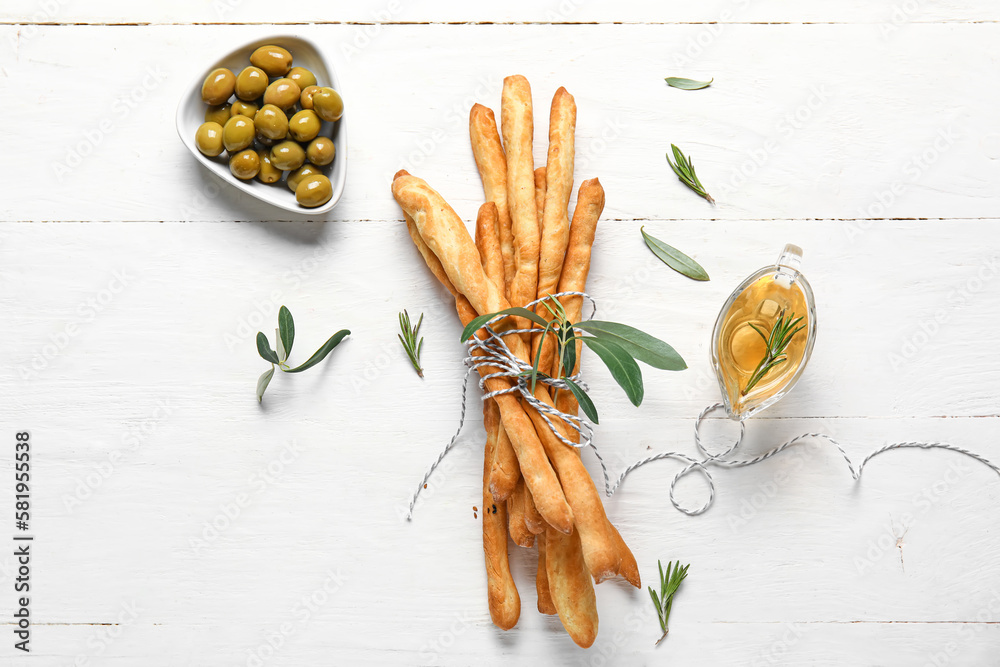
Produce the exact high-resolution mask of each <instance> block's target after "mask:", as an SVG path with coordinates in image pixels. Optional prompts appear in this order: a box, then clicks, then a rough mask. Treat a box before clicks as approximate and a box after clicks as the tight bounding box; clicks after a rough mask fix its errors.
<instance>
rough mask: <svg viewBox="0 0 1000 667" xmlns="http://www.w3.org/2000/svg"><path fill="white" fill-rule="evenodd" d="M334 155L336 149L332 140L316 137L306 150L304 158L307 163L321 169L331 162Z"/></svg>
mask: <svg viewBox="0 0 1000 667" xmlns="http://www.w3.org/2000/svg"><path fill="white" fill-rule="evenodd" d="M336 154H337V147H336V146H334V145H333V139H331V138H330V137H316V138H315V139H313V140H312V141H311V142H309V146H308V147H307V148H306V157H307V158H308V159H309V161H310V162H312V163H313V164H318V165H319V166H321V167H325V166H326V165H328V164H330V163H331V162H333V158H334V156H336Z"/></svg>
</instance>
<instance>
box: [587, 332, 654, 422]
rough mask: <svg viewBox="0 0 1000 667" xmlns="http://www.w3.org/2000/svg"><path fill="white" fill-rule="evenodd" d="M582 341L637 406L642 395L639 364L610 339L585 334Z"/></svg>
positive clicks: (640, 401)
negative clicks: (599, 359)
mask: <svg viewBox="0 0 1000 667" xmlns="http://www.w3.org/2000/svg"><path fill="white" fill-rule="evenodd" d="M583 343H584V344H585V345H586V346H587V347H589V348H590V349H591V350H593V351H594V352H595V353H596V354H597V356H598V357H600V358H601V361H603V362H604V365H605V366H607V367H608V370H609V371H611V377H613V378H614V379H615V382H617V383H618V385H619V386H620V387H621V388H622V389H624V390H625V395H626V396H628V400H630V401H631V402H632V405H634V406H636V407H639V406H640V405H641V404H642V396H643V386H642V371H641V370H639V364H637V363H635V359H633V358H632V357H631V355H629V353H628V352H626V351H625V350H624V349H623V348H622V347H621V346H620V345H618V344H617V343H612V342H611V341H610V340H605V339H603V338H592V337H590V336H586V337H584V339H583Z"/></svg>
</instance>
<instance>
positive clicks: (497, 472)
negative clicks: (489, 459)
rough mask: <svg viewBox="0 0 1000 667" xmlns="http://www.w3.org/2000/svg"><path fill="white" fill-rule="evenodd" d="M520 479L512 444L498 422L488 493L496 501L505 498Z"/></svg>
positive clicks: (519, 470) (519, 469)
mask: <svg viewBox="0 0 1000 667" xmlns="http://www.w3.org/2000/svg"><path fill="white" fill-rule="evenodd" d="M519 479H521V468H520V466H519V465H518V463H517V454H516V453H514V445H512V444H511V442H510V436H508V435H507V430H506V429H505V428H504V427H503V423H501V424H500V432H499V433H498V438H497V453H496V455H495V456H494V457H493V469H492V471H491V472H490V493H492V494H493V499H494V500H495V501H497V502H498V503H500V502H503V501H505V500H507V498H509V497H510V494H511V493H512V492H513V491H514V487H515V486H517V480H519Z"/></svg>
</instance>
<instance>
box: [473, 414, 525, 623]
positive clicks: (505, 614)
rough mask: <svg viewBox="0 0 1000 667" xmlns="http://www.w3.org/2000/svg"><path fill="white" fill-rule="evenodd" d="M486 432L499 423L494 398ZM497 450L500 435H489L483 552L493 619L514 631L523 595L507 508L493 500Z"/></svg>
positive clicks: (485, 453)
mask: <svg viewBox="0 0 1000 667" xmlns="http://www.w3.org/2000/svg"><path fill="white" fill-rule="evenodd" d="M483 421H484V422H485V423H486V424H487V428H486V432H487V434H489V433H491V432H492V433H496V429H495V428H492V429H491V425H496V424H499V422H500V410H499V408H497V405H496V403H494V402H493V401H485V402H484V403H483ZM495 450H496V438H495V437H490V436H489V435H487V438H486V450H485V452H484V453H483V459H484V463H483V507H482V509H483V554H484V556H485V557H486V598H487V600H488V601H489V606H490V618H492V619H493V623H494V625H496V626H497V627H498V628H500V629H502V630H510V629H511V628H512V627H514V626H515V625H516V624H517V619H518V617H520V615H521V597H520V596H519V595H518V594H517V586H516V585H515V584H514V578H513V577H512V576H511V574H510V563H509V561H508V560H507V507H506V505H505V504H504V503H499V504H497V503H495V502H493V497H492V494H491V493H490V489H489V477H490V461H491V460H492V459H493V455H494V453H495Z"/></svg>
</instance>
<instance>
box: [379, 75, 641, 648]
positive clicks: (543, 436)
mask: <svg viewBox="0 0 1000 667" xmlns="http://www.w3.org/2000/svg"><path fill="white" fill-rule="evenodd" d="M533 120H534V119H533V116H532V107H531V89H530V87H529V85H528V81H527V79H525V78H524V77H523V76H510V77H507V78H506V79H505V80H504V85H503V93H502V100H501V107H500V132H498V131H497V125H496V120H495V117H494V115H493V112H492V111H491V110H490V109H488V108H486V107H484V106H482V105H479V104H477V105H476V106H474V107H473V108H472V111H471V113H470V117H469V133H470V136H471V140H472V152H473V155H474V156H475V161H476V165H477V167H478V169H479V174H480V176H481V178H482V182H483V190H484V193H485V199H486V203H484V204H483V205H482V206H481V207H480V209H479V214H478V217H477V219H476V228H475V230H476V231H475V240H473V238H472V237H471V236H470V234H469V231H468V230H467V228H466V226H465V224H464V223H463V221H462V219H461V218H460V217H459V216H458V214H457V213H456V212H455V211H454V209H452V207H451V206H449V205H448V203H447V202H446V201H445V200H444V198H443V197H442V196H441V195H440V194H438V192H436V191H435V190H433V189H432V188H431V187H430V186H429V185H428V184H427V183H426V182H425V181H423V180H422V179H420V178H417V177H416V176H412V175H410V174H408V173H407V172H405V171H400V172H399V173H397V174H396V176H395V178H394V179H393V183H392V194H393V196H394V197H395V198H396V201H397V202H398V203H399V205H400V207H401V208H402V209H403V212H404V217H405V219H406V225H407V227H408V229H409V233H410V237H411V238H412V239H413V242H414V244H415V245H416V246H417V250H419V251H420V254H421V255H422V256H423V258H424V260H425V261H426V263H427V266H428V267H429V268H430V270H431V272H432V273H433V274H434V276H435V277H436V278H437V279H438V280H439V281H441V283H442V284H443V285H444V286H445V287H446V288H447V289H448V290H449V291H450V292H451V294H452V295H453V296H454V297H455V305H456V307H457V309H458V315H459V317H460V318H461V320H462V324H463V325H466V324H468V323H469V322H470V321H471V320H472V319H474V318H475V317H477V316H478V315H483V314H486V313H495V312H497V311H500V310H504V309H507V308H510V307H512V306H522V307H523V306H525V305H526V304H529V303H530V302H532V301H535V300H536V299H540V298H543V297H547V296H549V295H552V294H556V293H561V292H583V291H584V288H585V286H586V281H587V274H588V272H589V270H590V254H591V247H592V245H593V242H594V233H595V230H596V227H597V221H598V218H599V217H600V215H601V212H602V211H603V209H604V190H603V188H602V187H601V184H600V182H599V181H598V180H597V179H596V178H594V179H591V180H587V181H584V182H583V183H582V184H581V186H580V190H579V193H578V195H577V203H576V208H575V209H574V211H573V218H572V224H570V218H569V201H570V196H571V193H572V189H573V161H574V134H575V130H576V103H575V101H574V99H573V96H572V95H570V94H569V93H568V92H567V91H566V89H565V88H560V89H559V90H557V91H556V93H555V96H554V97H553V99H552V108H551V111H550V113H549V143H548V155H547V159H546V163H545V165H544V166H542V167H539V168H538V169H535V168H534V163H533V158H532V140H533ZM501 134H502V137H503V140H502V142H501ZM560 303H561V304H562V306H563V307H564V308H565V311H566V313H567V315H568V319H569V321H571V322H578V321H580V318H581V315H582V310H583V298H582V297H579V296H568V297H566V296H564V297H561V298H560ZM536 312H537V314H538V315H539V316H541V317H544V318H546V319H547V320H548V319H551V317H552V315H551V314H550V312H549V311H548V309H546V308H543V307H542V304H538V305H537V306H536ZM512 319H515V318H507V319H506V320H502V321H501V322H499V323H498V324H497V325H495V326H496V327H497V329H498V330H499V329H500V328H503V327H506V328H507V330H511V329H514V328H517V329H525V328H529V327H530V326H531V323H530V322H528V321H527V320H526V319H524V318H516V320H517V321H510V320H512ZM540 332H541V330H539V333H540ZM476 335H477V336H478V337H480V338H483V337H484V336H486V335H487V334H486V333H485V332H484V331H483V330H480V331H479V332H478V333H477V334H476ZM504 342H505V343H506V344H507V346H508V347H509V349H510V351H511V352H512V353H513V354H514V355H516V356H517V357H518V358H519V359H520V360H521V361H524V362H526V363H529V364H530V363H532V361H533V360H534V359H535V358H536V356H537V355H539V354H540V357H538V358H539V359H540V361H539V366H538V368H539V369H540V370H542V371H544V372H551V374H552V375H553V376H554V377H559V369H558V368H556V365H557V363H558V362H557V360H556V358H555V357H556V356H557V354H556V349H555V348H556V345H555V341H554V340H553V339H552V336H551V335H550V336H547V337H544V338H543V336H541V335H538V334H534V335H531V334H526V333H524V334H517V333H515V334H512V335H507V336H505V337H504ZM576 345H577V354H576V359H577V362H576V364H577V366H576V368H574V369H573V373H574V374H575V373H578V372H579V363H580V361H579V360H580V356H581V355H580V352H581V347H580V345H581V344H580V342H579V341H577V342H576ZM473 354H481V352H478V351H474V352H473ZM478 370H479V373H480V375H481V376H483V378H485V386H486V389H487V390H488V391H489V392H491V393H492V392H497V391H502V390H507V389H510V388H511V386H512V383H513V382H514V380H512V379H511V378H509V377H487V376H491V375H492V374H494V373H495V371H496V369H494V368H492V367H488V366H480V367H479V369H478ZM553 393H554V394H555V395H554V396H553ZM534 397H535V398H536V399H538V400H540V401H542V402H544V403H545V404H547V405H548V406H550V407H555V408H556V409H558V410H560V411H562V412H564V413H567V414H573V415H575V414H577V411H578V405H577V403H576V400H575V398H574V397H573V395H572V393H570V392H569V391H566V390H562V391H559V390H553V389H552V388H551V387H549V386H546V385H545V384H543V383H537V384H536V385H535V389H534ZM483 420H484V423H485V427H486V433H487V436H486V448H485V456H484V464H483V507H482V519H483V551H484V552H485V555H486V576H487V590H488V598H489V608H490V616H491V617H492V619H493V622H494V623H495V624H496V625H497V626H498V627H500V628H502V629H504V630H507V629H510V628H512V627H513V626H514V625H515V624H516V623H517V620H518V617H519V616H520V612H521V601H520V596H519V595H518V591H517V587H516V586H515V584H514V580H513V578H512V577H511V572H510V567H509V565H508V553H507V536H508V535H510V537H511V538H512V539H513V541H514V542H515V543H517V544H518V545H520V546H522V547H527V548H532V547H535V546H537V548H538V573H537V576H536V579H535V587H536V590H537V598H538V611H540V612H541V613H543V614H558V615H559V618H560V620H561V621H562V624H563V626H564V627H565V628H566V631H567V632H568V633H569V635H570V636H571V637H572V639H573V641H575V642H576V643H577V644H579V645H580V646H583V647H589V646H590V645H591V644H593V642H594V640H595V638H596V637H597V624H598V620H597V606H596V600H595V596H594V584H595V583H600V582H602V581H604V580H605V579H608V578H610V577H614V576H616V575H617V576H622V577H624V578H625V579H626V580H627V581H628V582H629V583H631V584H632V585H634V586H636V587H638V586H639V585H640V583H639V569H638V567H637V565H636V561H635V557H634V556H633V555H632V552H631V551H630V550H629V548H628V547H627V546H626V545H625V542H624V540H622V537H621V535H620V534H619V533H618V530H617V529H616V528H615V527H614V526H613V525H612V524H611V522H610V521H609V520H608V517H607V515H606V514H605V512H604V506H603V505H602V503H601V498H600V495H599V494H598V491H597V487H596V486H595V485H594V481H593V480H592V479H591V477H590V474H589V473H588V472H587V470H586V468H585V467H584V464H583V462H582V460H581V457H580V451H579V449H578V448H576V447H571V446H568V445H566V444H565V443H564V442H561V441H560V439H559V438H558V437H557V436H556V434H555V433H554V432H553V430H552V428H553V427H554V428H556V429H558V430H559V432H560V433H561V435H562V436H563V437H565V438H567V439H569V440H571V441H573V442H579V439H578V438H579V434H578V433H577V432H576V431H575V430H573V429H572V428H570V427H569V426H567V425H566V424H565V423H564V422H562V421H560V420H558V419H552V420H551V422H552V424H553V427H550V426H549V424H548V423H546V421H545V420H544V419H543V417H542V415H540V414H539V412H538V410H537V409H535V408H534V407H532V406H531V405H530V404H529V403H528V402H527V401H524V400H522V399H521V398H520V397H519V395H518V394H517V393H514V392H509V393H500V394H496V395H495V396H494V397H493V398H489V399H488V400H486V401H484V403H483Z"/></svg>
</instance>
